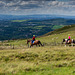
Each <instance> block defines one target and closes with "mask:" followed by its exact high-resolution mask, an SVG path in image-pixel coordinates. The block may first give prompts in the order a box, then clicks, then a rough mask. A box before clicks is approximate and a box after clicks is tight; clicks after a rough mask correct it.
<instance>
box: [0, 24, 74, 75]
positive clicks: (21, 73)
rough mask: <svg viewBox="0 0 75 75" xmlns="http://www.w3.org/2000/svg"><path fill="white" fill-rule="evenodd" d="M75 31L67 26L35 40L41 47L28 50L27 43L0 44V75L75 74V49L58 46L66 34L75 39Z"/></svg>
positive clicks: (66, 36)
mask: <svg viewBox="0 0 75 75" xmlns="http://www.w3.org/2000/svg"><path fill="white" fill-rule="evenodd" d="M74 29H75V25H73V26H67V27H63V28H61V29H58V30H55V31H53V32H51V33H48V34H46V36H43V37H40V38H39V37H38V38H36V39H39V40H40V41H41V42H42V43H44V44H45V46H44V47H36V46H34V47H32V48H28V46H27V44H26V40H11V41H8V42H1V43H0V74H1V75H2V74H6V75H75V47H68V46H67V47H64V45H62V44H61V42H62V39H63V38H68V34H70V35H71V38H73V39H75V30H74ZM54 42H55V43H54ZM13 44H14V49H13Z"/></svg>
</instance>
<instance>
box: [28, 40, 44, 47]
mask: <svg viewBox="0 0 75 75" xmlns="http://www.w3.org/2000/svg"><path fill="white" fill-rule="evenodd" d="M29 42H30V48H31V46H33V45H36V46H37V45H39V47H40V45H41V46H43V45H42V44H41V42H40V41H39V40H35V41H34V43H32V41H31V40H27V44H28V43H29Z"/></svg>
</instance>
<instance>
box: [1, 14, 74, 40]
mask: <svg viewBox="0 0 75 75" xmlns="http://www.w3.org/2000/svg"><path fill="white" fill-rule="evenodd" d="M72 24H75V17H69V16H68V17H66V16H65V17H63V16H51V15H50V16H48V15H31V16H23V15H22V16H12V15H9V16H8V15H0V40H11V39H25V38H31V37H32V35H34V34H35V35H36V36H41V35H44V34H46V33H48V32H50V31H53V30H55V29H58V28H62V27H64V26H66V25H72Z"/></svg>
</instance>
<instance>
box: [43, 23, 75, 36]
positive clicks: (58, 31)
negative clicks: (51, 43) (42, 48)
mask: <svg viewBox="0 0 75 75" xmlns="http://www.w3.org/2000/svg"><path fill="white" fill-rule="evenodd" d="M70 31H75V24H74V25H69V26H64V27H62V28H59V29H56V30H54V31H51V32H48V33H47V34H45V35H43V36H48V35H53V34H61V33H65V32H70Z"/></svg>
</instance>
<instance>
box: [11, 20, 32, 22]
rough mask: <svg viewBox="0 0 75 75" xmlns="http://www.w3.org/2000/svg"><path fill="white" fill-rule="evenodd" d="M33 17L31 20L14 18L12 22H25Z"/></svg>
mask: <svg viewBox="0 0 75 75" xmlns="http://www.w3.org/2000/svg"><path fill="white" fill-rule="evenodd" d="M30 20H31V19H29V20H12V22H25V21H30Z"/></svg>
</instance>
